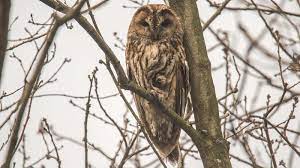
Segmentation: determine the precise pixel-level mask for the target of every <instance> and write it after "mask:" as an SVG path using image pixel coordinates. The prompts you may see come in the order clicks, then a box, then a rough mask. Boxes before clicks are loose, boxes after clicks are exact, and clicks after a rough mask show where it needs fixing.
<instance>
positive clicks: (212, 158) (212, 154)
mask: <svg viewBox="0 0 300 168" xmlns="http://www.w3.org/2000/svg"><path fill="white" fill-rule="evenodd" d="M169 4H170V6H171V7H172V8H173V9H175V11H176V12H177V13H178V14H179V16H180V17H181V21H182V23H183V25H184V28H185V35H184V46H185V51H186V54H187V59H188V64H189V68H190V84H191V96H192V102H193V110H194V116H195V120H196V129H197V131H198V132H199V133H200V134H202V135H204V136H202V137H203V138H204V139H201V140H199V141H197V142H195V145H196V146H197V148H198V150H199V153H200V156H201V158H202V161H203V165H204V167H205V168H231V163H230V159H229V149H228V148H229V147H228V144H227V141H226V140H224V138H223V136H222V132H221V125H220V119H219V110H218V102H217V98H216V94H215V88H214V84H213V81H212V76H211V65H210V61H209V59H208V56H207V51H206V46H205V42H204V38H203V33H202V27H201V23H200V18H199V13H198V9H197V4H196V1H195V0H169Z"/></svg>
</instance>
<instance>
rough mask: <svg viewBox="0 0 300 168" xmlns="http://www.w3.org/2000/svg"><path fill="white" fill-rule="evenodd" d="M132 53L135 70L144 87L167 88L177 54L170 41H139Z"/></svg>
mask: <svg viewBox="0 0 300 168" xmlns="http://www.w3.org/2000/svg"><path fill="white" fill-rule="evenodd" d="M136 50H137V52H136V53H139V54H133V57H134V58H133V61H134V63H133V64H134V65H135V70H136V71H137V72H138V74H140V76H142V78H140V79H141V80H142V81H139V82H142V85H144V86H145V87H146V88H149V87H150V88H152V89H160V90H167V89H168V88H166V87H167V86H169V85H170V83H171V82H172V79H173V76H174V73H175V71H174V68H175V65H176V61H178V60H179V58H178V57H179V56H178V54H177V52H176V48H174V47H173V46H172V45H171V44H170V43H147V44H144V43H140V45H137V46H136Z"/></svg>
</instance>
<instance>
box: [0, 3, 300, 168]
mask: <svg viewBox="0 0 300 168" xmlns="http://www.w3.org/2000/svg"><path fill="white" fill-rule="evenodd" d="M95 2H99V0H91V3H92V4H95ZM151 3H161V1H159V0H153V1H151ZM70 4H72V3H71V2H70V1H68V5H70ZM233 4H234V2H233ZM123 5H127V6H136V5H134V4H133V3H130V2H128V1H126V0H110V2H108V3H107V4H106V5H105V6H103V7H100V8H99V9H97V10H96V11H95V12H94V15H95V18H96V21H97V23H98V25H99V28H100V31H101V33H102V35H103V37H104V39H105V41H106V42H107V43H108V44H109V45H110V47H111V48H112V49H113V51H114V52H115V54H116V55H117V57H118V58H119V60H120V61H121V63H122V65H123V67H125V61H124V60H125V59H124V57H125V54H124V51H122V50H120V49H118V48H116V47H114V43H117V41H116V39H115V38H114V36H113V32H117V33H118V35H119V37H120V38H122V39H123V40H124V42H126V34H127V29H128V26H129V23H130V20H131V17H132V15H133V13H134V12H135V10H136V9H128V8H124V7H123ZM198 7H199V12H200V15H201V19H202V20H207V19H208V18H209V16H211V15H212V14H213V11H214V10H212V8H210V7H209V5H208V4H207V2H205V1H204V0H202V1H199V2H198ZM288 10H291V11H293V10H294V9H293V8H289V9H288ZM52 12H53V10H52V9H50V8H49V7H48V6H46V5H44V4H43V3H41V2H40V1H38V0H26V1H25V0H13V1H12V8H11V16H12V17H11V21H12V20H13V19H14V18H15V17H18V19H17V21H16V22H15V23H14V24H13V26H12V28H11V31H10V34H9V39H10V40H12V39H18V38H21V37H25V36H28V34H27V33H26V31H25V30H24V28H27V29H28V30H30V31H31V32H32V33H33V32H34V31H35V30H36V29H37V28H38V26H34V25H32V24H29V23H28V20H29V19H30V15H31V14H33V18H34V20H35V21H38V22H43V21H45V20H46V19H47V18H49V17H50V15H51V13H52ZM237 21H241V22H243V24H244V25H247V26H248V28H249V29H250V31H251V32H252V33H253V34H254V35H257V33H258V32H260V30H261V29H262V28H263V24H262V22H261V20H259V19H258V18H257V17H256V15H255V14H254V13H246V14H232V13H230V12H224V13H222V15H221V16H220V17H218V18H217V19H216V21H214V23H213V24H212V26H213V28H214V29H215V30H216V29H218V28H222V30H227V31H229V33H230V37H231V39H230V40H231V45H232V46H238V47H236V48H240V49H244V48H245V47H246V46H247V45H246V44H245V43H244V40H242V39H241V35H240V34H239V32H238V30H237V29H236V23H237ZM69 24H72V25H73V29H71V30H70V29H67V28H66V26H62V27H61V28H60V30H59V32H58V33H57V34H56V38H55V43H56V47H57V48H56V57H55V59H54V60H53V62H52V63H51V64H49V65H47V66H46V67H45V68H44V69H43V73H42V77H41V78H42V79H48V78H49V77H50V76H51V75H52V74H53V72H54V71H55V70H56V69H57V68H58V67H59V66H60V64H61V63H62V61H63V60H64V59H65V58H69V59H71V62H70V63H68V64H66V65H65V66H64V67H63V69H62V70H61V71H60V73H59V74H58V75H57V81H56V82H55V83H53V84H49V85H48V86H46V87H45V88H42V89H41V90H40V91H38V92H37V93H36V95H39V94H46V93H66V94H71V95H75V96H86V95H87V94H88V87H89V80H88V77H87V76H88V75H89V74H91V72H92V71H93V69H94V68H95V66H97V67H98V68H99V72H98V79H99V89H100V94H101V96H106V95H111V94H114V93H117V90H116V88H115V86H114V84H113V82H112V80H111V77H110V76H109V74H108V73H107V70H106V69H105V67H103V66H101V65H99V63H98V61H99V60H100V59H104V55H103V52H102V51H101V50H100V49H99V48H98V46H97V45H96V43H95V42H94V41H93V40H92V39H91V38H90V36H89V35H88V34H87V33H86V32H85V31H84V30H83V29H82V28H81V27H80V26H79V25H78V24H77V23H76V22H69ZM234 27H235V28H234ZM205 40H206V45H207V48H209V47H211V46H213V45H214V44H215V39H214V38H213V36H212V35H211V34H209V33H208V31H205ZM266 40H268V39H266ZM41 42H42V40H38V44H39V45H40V44H41ZM12 44H13V43H9V46H11V45H12ZM51 49H53V47H52V48H51ZM13 52H14V54H15V55H16V56H18V57H20V58H21V59H22V60H23V61H24V62H23V63H24V66H25V67H26V68H27V69H28V67H29V65H30V63H31V61H32V59H33V57H34V55H35V53H36V49H35V45H34V44H33V43H31V44H27V45H24V46H22V47H19V48H17V49H16V50H14V51H13ZM11 54H12V52H8V55H11ZM223 56H224V54H223V52H222V48H219V49H218V50H217V51H214V52H211V53H210V54H209V58H210V60H211V63H212V67H217V66H218V65H220V64H222V63H223V61H224V59H223ZM254 60H256V61H257V64H264V65H266V67H267V68H266V69H267V70H268V68H269V69H270V71H269V72H268V73H270V74H273V70H272V67H273V66H274V62H268V60H260V59H259V58H254ZM232 75H233V76H234V78H236V75H237V74H235V73H233V74H232ZM23 79H24V73H23V72H22V70H21V68H20V66H18V64H17V62H16V60H15V59H11V58H8V57H7V59H6V62H5V69H4V72H3V79H2V84H1V92H2V91H6V92H11V91H13V90H15V89H17V88H19V87H21V86H22V85H23V82H24V81H23ZM213 79H214V83H215V89H216V94H217V97H222V96H223V95H224V94H225V91H224V90H225V89H224V87H225V77H224V70H220V71H216V72H214V73H213ZM249 80H250V81H249V83H248V85H247V86H248V87H247V89H246V90H245V93H244V94H245V95H247V96H248V97H249V99H251V98H252V97H253V96H254V92H253V89H254V88H255V87H256V85H257V82H256V81H254V79H253V81H251V77H250V79H249ZM299 90H300V89H299ZM268 93H272V97H274V99H275V100H277V99H276V98H277V97H279V95H280V94H281V92H279V91H278V90H274V89H271V88H267V87H266V88H264V90H263V91H262V93H261V95H262V96H261V97H260V98H259V101H260V102H259V103H258V104H259V105H262V104H265V102H266V95H267V94H268ZM20 94H21V92H18V93H17V94H15V96H12V97H11V98H8V99H6V100H5V101H4V102H3V103H4V105H8V104H10V103H11V102H12V101H13V100H15V99H17V98H18V97H19V96H20ZM126 95H127V97H128V98H129V99H130V98H131V94H129V93H128V92H126ZM69 100H70V99H68V98H65V97H43V98H36V99H35V100H34V101H33V105H32V110H31V117H30V120H29V124H28V126H27V130H26V139H27V142H26V146H27V148H28V150H27V152H28V155H29V156H30V160H29V161H28V163H32V162H33V161H35V160H36V159H38V158H39V157H41V156H43V155H45V153H46V148H45V145H44V144H43V141H42V137H41V136H39V135H37V132H38V128H39V124H40V121H41V119H42V118H47V120H48V122H49V123H50V124H51V125H53V128H54V130H56V131H57V132H58V133H61V134H63V135H65V136H68V137H72V138H74V139H76V140H78V141H82V138H83V122H84V113H83V112H82V111H80V110H78V109H77V108H75V107H73V106H72V105H71V104H70V103H69ZM73 100H74V102H76V103H78V104H80V105H82V106H83V107H84V106H85V103H86V100H85V99H84V100H76V99H73ZM103 104H104V106H105V109H106V110H107V111H108V112H109V113H110V115H111V116H112V117H113V118H114V119H115V120H116V121H118V122H119V123H122V117H123V114H124V113H125V111H126V109H125V105H124V103H123V101H122V100H121V99H120V98H119V97H118V96H117V97H113V98H109V99H104V100H103ZM251 108H253V109H254V107H251ZM91 112H93V113H96V114H98V115H99V116H102V117H104V114H103V112H101V111H99V107H98V106H97V104H96V103H95V102H94V106H93V105H92V107H91ZM6 113H7V112H6ZM6 116H7V115H6V114H2V113H0V121H1V122H2V120H1V118H5V117H6ZM297 116H298V118H299V117H300V116H299V114H297ZM279 118H280V117H279ZM129 119H130V122H131V123H132V124H134V123H135V122H134V119H132V117H131V115H129ZM12 122H13V120H11V121H10V125H7V126H6V127H5V128H3V130H0V143H1V144H2V142H4V141H5V139H6V137H7V133H8V131H9V126H11V124H12ZM291 126H293V127H297V122H294V123H292V124H291ZM88 127H89V131H88V138H89V140H90V141H91V142H93V143H94V144H96V145H97V146H100V147H101V148H102V149H103V150H104V151H106V152H107V153H108V154H109V155H111V156H112V155H114V153H115V151H116V149H117V145H118V142H119V141H120V136H119V134H118V131H117V130H116V129H115V128H113V127H111V126H109V125H106V124H104V123H103V122H101V121H99V120H95V119H93V118H90V121H89V125H88ZM57 144H58V146H61V145H63V149H62V150H60V151H59V152H60V154H61V159H62V160H63V162H62V167H66V168H69V167H84V166H83V165H84V151H83V150H84V148H82V147H79V146H77V145H74V144H72V143H67V142H64V141H58V142H57ZM149 151H150V150H149ZM231 152H233V153H235V154H237V155H239V154H242V153H243V152H242V151H241V149H239V148H238V147H235V146H234V144H233V145H232V148H231ZM255 152H259V151H255ZM279 152H281V153H282V154H281V155H278V159H285V160H287V157H288V155H286V154H283V153H284V152H285V151H279ZM4 155H5V152H4V151H3V150H2V151H0V163H1V160H3V158H4ZM89 156H90V162H91V163H92V164H93V165H94V166H96V167H108V165H109V162H108V161H107V160H106V159H105V158H104V157H103V156H101V155H100V154H98V153H96V152H90V155H89ZM265 159H266V158H265V156H261V158H259V162H261V163H268V162H269V160H265ZM21 160H22V155H20V154H19V153H17V154H16V156H15V161H16V162H17V166H16V167H21ZM150 160H151V159H149V161H150ZM189 160H190V161H189ZM200 163H201V161H195V160H193V159H191V158H189V159H188V161H187V162H186V167H187V168H189V167H199V165H200ZM43 164H45V165H46V166H47V167H56V165H57V163H56V162H55V161H54V160H51V159H50V160H46V161H44V162H43ZM299 164H300V159H299V158H297V159H295V163H294V165H295V168H296V165H299ZM37 167H40V166H37ZM233 167H240V165H239V164H238V163H237V162H233Z"/></svg>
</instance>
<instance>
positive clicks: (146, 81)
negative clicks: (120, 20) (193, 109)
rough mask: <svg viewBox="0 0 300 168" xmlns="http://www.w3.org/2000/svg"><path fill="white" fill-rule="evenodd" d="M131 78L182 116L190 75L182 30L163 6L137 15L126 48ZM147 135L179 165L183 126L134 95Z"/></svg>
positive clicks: (164, 154) (157, 5)
mask: <svg viewBox="0 0 300 168" xmlns="http://www.w3.org/2000/svg"><path fill="white" fill-rule="evenodd" d="M126 65H127V72H128V77H129V79H130V80H132V81H134V82H136V84H137V85H139V86H140V87H142V88H145V89H147V90H149V91H150V92H151V93H152V94H153V95H154V96H157V97H158V98H159V99H160V100H162V101H163V102H164V103H165V104H166V105H167V107H168V108H171V109H172V110H174V111H175V112H176V113H177V114H178V115H179V116H181V117H183V115H184V112H185V106H186V100H187V94H188V90H189V89H188V88H189V73H188V66H187V63H186V55H185V51H184V47H183V28H182V25H181V23H180V20H179V18H178V16H177V15H176V13H175V12H174V11H173V10H172V9H170V7H168V6H166V5H163V4H149V5H145V6H142V7H141V8H139V9H138V10H137V11H136V13H135V14H134V16H133V18H132V21H131V23H130V26H129V30H128V37H127V46H126ZM134 99H135V103H136V106H137V110H138V112H139V117H140V120H141V121H142V123H143V125H144V127H145V129H146V132H147V134H148V135H149V137H150V139H151V141H152V143H153V144H154V145H155V147H156V148H157V149H158V151H159V153H160V155H161V156H162V157H163V158H167V159H168V160H170V161H171V162H175V163H176V162H177V161H178V158H179V156H180V150H179V146H178V139H179V136H180V127H179V126H178V125H177V124H176V123H174V122H173V121H172V120H171V119H170V118H168V116H167V115H166V114H165V112H164V111H162V110H161V109H160V108H158V107H156V106H155V105H153V104H151V103H150V102H148V101H147V100H145V99H143V98H141V97H139V96H137V95H135V94H134Z"/></svg>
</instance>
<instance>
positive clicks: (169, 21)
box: [160, 19, 172, 27]
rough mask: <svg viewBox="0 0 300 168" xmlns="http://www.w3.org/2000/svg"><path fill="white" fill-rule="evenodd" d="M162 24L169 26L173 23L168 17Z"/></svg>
mask: <svg viewBox="0 0 300 168" xmlns="http://www.w3.org/2000/svg"><path fill="white" fill-rule="evenodd" d="M160 25H161V26H163V27H169V26H171V25H172V21H171V20H170V19H166V20H164V21H163V22H162V23H161V24H160Z"/></svg>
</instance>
